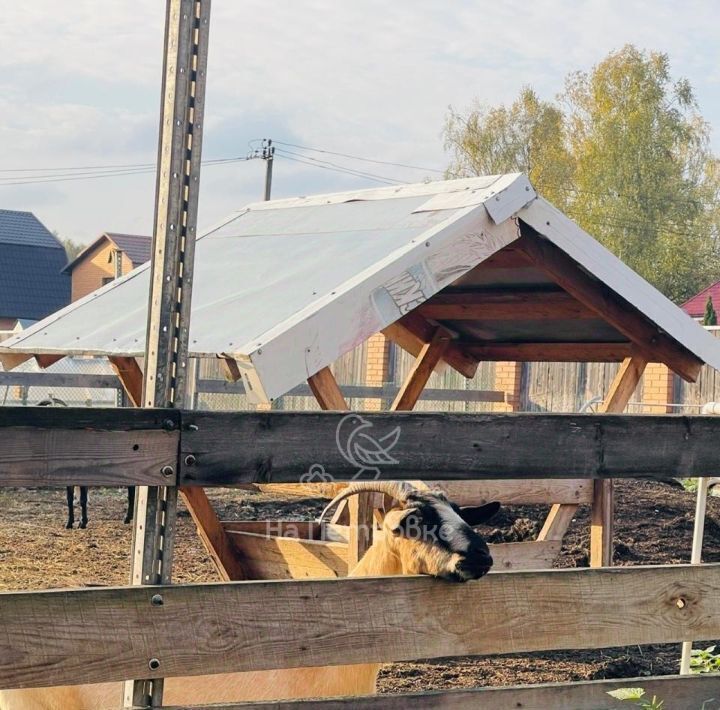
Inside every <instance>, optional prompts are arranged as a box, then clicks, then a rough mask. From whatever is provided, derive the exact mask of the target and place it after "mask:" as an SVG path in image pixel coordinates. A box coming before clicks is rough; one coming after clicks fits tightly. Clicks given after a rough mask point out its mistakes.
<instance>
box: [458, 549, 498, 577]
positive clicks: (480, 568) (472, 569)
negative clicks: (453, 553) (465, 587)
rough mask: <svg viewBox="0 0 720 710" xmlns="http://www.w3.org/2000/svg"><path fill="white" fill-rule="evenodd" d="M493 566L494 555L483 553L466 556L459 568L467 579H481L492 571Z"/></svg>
mask: <svg viewBox="0 0 720 710" xmlns="http://www.w3.org/2000/svg"><path fill="white" fill-rule="evenodd" d="M492 566H493V559H492V557H491V556H490V555H489V554H487V553H481V554H479V555H473V556H472V557H466V558H464V559H463V560H461V561H460V562H459V563H458V565H457V569H458V572H459V573H460V574H461V575H462V576H464V577H465V578H466V579H480V577H484V576H485V575H486V574H487V573H488V572H489V571H490V568H491V567H492Z"/></svg>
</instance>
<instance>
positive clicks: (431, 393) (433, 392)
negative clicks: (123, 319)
mask: <svg viewBox="0 0 720 710" xmlns="http://www.w3.org/2000/svg"><path fill="white" fill-rule="evenodd" d="M340 389H341V390H342V393H343V395H344V396H345V397H347V398H349V397H352V398H354V399H381V398H386V399H393V398H394V397H395V395H396V394H397V393H398V392H399V391H400V388H399V387H397V386H395V385H387V384H386V385H383V386H382V387H369V386H360V385H340ZM197 391H198V392H203V393H208V394H245V385H244V384H243V383H242V381H241V380H238V381H237V382H229V381H228V380H205V379H203V380H199V381H198V386H197ZM312 396H313V394H312V391H311V390H310V387H309V386H308V385H298V386H297V387H293V388H292V389H291V390H290V391H289V392H288V393H287V394H285V395H283V397H312ZM420 399H421V400H426V401H431V402H504V401H505V392H502V391H501V390H462V389H460V390H458V389H442V388H439V387H429V388H426V389H425V390H423V393H422V394H421V395H420Z"/></svg>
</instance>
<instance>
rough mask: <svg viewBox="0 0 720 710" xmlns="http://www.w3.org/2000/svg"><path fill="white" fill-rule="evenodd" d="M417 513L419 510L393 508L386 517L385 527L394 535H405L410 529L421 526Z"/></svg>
mask: <svg viewBox="0 0 720 710" xmlns="http://www.w3.org/2000/svg"><path fill="white" fill-rule="evenodd" d="M417 512H418V509H417V508H393V509H392V510H389V511H388V512H387V513H386V515H385V520H384V524H385V527H386V528H387V529H388V530H389V531H390V532H391V533H392V534H393V535H404V534H406V533H407V531H408V528H409V527H411V526H413V525H415V526H417V525H418V524H419V522H418V521H419V518H418V515H417Z"/></svg>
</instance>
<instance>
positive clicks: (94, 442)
mask: <svg viewBox="0 0 720 710" xmlns="http://www.w3.org/2000/svg"><path fill="white" fill-rule="evenodd" d="M179 422H180V414H179V412H171V411H163V410H152V411H149V410H136V409H107V410H105V409H90V408H86V407H82V408H65V407H55V408H53V407H2V408H0V437H1V440H2V447H1V448H2V451H1V453H0V486H65V485H83V486H125V485H160V484H162V485H167V484H168V483H169V484H171V485H174V484H175V482H176V469H177V456H178V448H179V442H180V431H179ZM166 466H169V467H170V470H171V473H170V475H165V474H164V473H163V468H164V467H166ZM166 471H167V469H166Z"/></svg>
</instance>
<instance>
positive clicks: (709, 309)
mask: <svg viewBox="0 0 720 710" xmlns="http://www.w3.org/2000/svg"><path fill="white" fill-rule="evenodd" d="M703 325H717V313H715V306H713V300H712V296H708V300H707V303H706V304H705V315H704V316H703Z"/></svg>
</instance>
